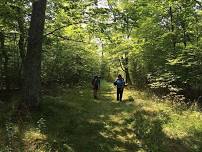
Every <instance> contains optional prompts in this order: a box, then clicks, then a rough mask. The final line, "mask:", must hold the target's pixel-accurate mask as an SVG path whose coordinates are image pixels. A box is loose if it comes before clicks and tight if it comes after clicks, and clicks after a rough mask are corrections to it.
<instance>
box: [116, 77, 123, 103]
mask: <svg viewBox="0 0 202 152" xmlns="http://www.w3.org/2000/svg"><path fill="white" fill-rule="evenodd" d="M114 85H116V87H117V101H122V96H123V89H124V86H125V81H124V79H123V78H122V76H121V75H120V74H119V75H118V78H117V79H116V80H115V81H114Z"/></svg>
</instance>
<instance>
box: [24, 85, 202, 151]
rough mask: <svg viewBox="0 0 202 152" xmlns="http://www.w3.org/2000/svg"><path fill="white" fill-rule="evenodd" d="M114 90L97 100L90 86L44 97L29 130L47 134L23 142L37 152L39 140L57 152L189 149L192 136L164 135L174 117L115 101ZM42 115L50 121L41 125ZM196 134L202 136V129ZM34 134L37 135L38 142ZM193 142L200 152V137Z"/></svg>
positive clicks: (103, 91)
mask: <svg viewBox="0 0 202 152" xmlns="http://www.w3.org/2000/svg"><path fill="white" fill-rule="evenodd" d="M114 93H115V92H113V88H112V87H110V86H107V85H106V86H105V87H104V89H103V90H102V92H101V93H100V97H99V99H98V100H94V99H93V98H92V92H91V90H89V89H80V90H79V89H72V90H68V91H67V92H65V91H63V93H61V94H54V95H53V96H45V97H44V98H43V100H42V102H41V105H40V110H39V111H38V112H37V113H32V116H31V118H32V120H31V122H30V121H29V123H28V124H27V128H38V129H41V130H40V132H39V133H41V134H44V135H46V138H45V140H44V141H39V140H43V136H42V135H40V134H39V133H38V132H37V131H36V132H34V133H33V135H32V136H31V137H27V138H28V140H32V141H24V139H21V142H22V143H24V142H27V144H26V146H28V147H24V149H25V151H29V150H28V149H31V150H30V151H34V149H33V148H36V149H37V148H38V147H40V144H41V145H42V146H43V145H45V146H46V149H45V150H43V151H53V152H55V151H58V152H68V151H75V152H135V151H149V152H163V151H165V152H171V151H172V152H182V151H183V152H186V151H190V149H188V147H187V146H186V144H185V143H184V141H187V142H190V141H193V140H192V137H187V139H171V138H169V137H168V136H167V135H166V134H165V133H164V131H163V125H164V124H166V123H167V122H168V121H169V116H168V115H166V114H165V113H163V112H160V113H159V112H158V113H156V112H153V111H148V110H145V109H144V108H143V107H141V106H140V105H139V106H138V105H135V102H133V104H126V103H127V102H128V101H130V100H125V101H124V102H121V103H117V102H115V101H114V99H113V94H114ZM125 102H126V103H125ZM131 103H132V102H131ZM40 118H43V119H44V120H45V122H44V124H43V123H41V124H38V125H37V124H36V122H37V121H38V120H39V119H40ZM27 128H25V131H26V130H28V129H27ZM193 132H194V133H196V136H199V137H201V132H197V131H193ZM33 136H34V137H37V138H34V140H33V139H32V138H33ZM38 136H39V137H40V138H39V137H38ZM22 138H24V137H22ZM198 139H201V138H198ZM194 143H195V144H196V146H198V147H196V149H195V151H200V150H201V146H200V145H201V141H194ZM31 145H34V146H33V147H31ZM35 145H38V147H37V146H35ZM30 147H31V148H30Z"/></svg>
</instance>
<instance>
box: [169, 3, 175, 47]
mask: <svg viewBox="0 0 202 152" xmlns="http://www.w3.org/2000/svg"><path fill="white" fill-rule="evenodd" d="M169 14H170V25H171V31H172V32H174V30H175V29H174V23H173V11H172V7H171V6H170V10H169ZM172 43H173V49H174V51H176V38H175V36H174V35H173V36H172Z"/></svg>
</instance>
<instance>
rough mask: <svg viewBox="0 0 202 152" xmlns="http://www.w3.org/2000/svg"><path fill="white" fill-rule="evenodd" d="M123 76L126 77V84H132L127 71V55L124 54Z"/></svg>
mask: <svg viewBox="0 0 202 152" xmlns="http://www.w3.org/2000/svg"><path fill="white" fill-rule="evenodd" d="M124 71H125V75H126V83H128V84H132V83H131V79H130V73H129V69H128V54H125V70H124Z"/></svg>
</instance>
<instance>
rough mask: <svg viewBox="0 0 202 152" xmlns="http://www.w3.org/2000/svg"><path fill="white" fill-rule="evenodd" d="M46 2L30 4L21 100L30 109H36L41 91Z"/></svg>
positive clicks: (41, 0) (37, 1)
mask: <svg viewBox="0 0 202 152" xmlns="http://www.w3.org/2000/svg"><path fill="white" fill-rule="evenodd" d="M45 10H46V0H35V1H33V3H32V15H31V23H30V28H29V32H28V44H27V54H26V56H25V61H24V68H23V70H24V89H23V99H24V102H25V103H26V105H27V106H28V107H29V108H30V109H33V108H37V107H38V105H39V101H40V91H41V78H40V75H41V52H42V39H43V30H44V23H45Z"/></svg>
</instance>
